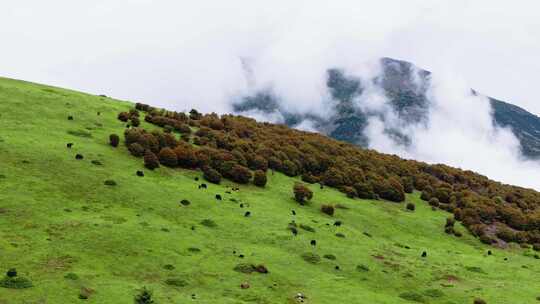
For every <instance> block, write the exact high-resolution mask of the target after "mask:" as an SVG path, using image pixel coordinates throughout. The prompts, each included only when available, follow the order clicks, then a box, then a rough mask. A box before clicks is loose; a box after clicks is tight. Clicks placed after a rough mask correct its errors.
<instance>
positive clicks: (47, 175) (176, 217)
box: [0, 79, 540, 304]
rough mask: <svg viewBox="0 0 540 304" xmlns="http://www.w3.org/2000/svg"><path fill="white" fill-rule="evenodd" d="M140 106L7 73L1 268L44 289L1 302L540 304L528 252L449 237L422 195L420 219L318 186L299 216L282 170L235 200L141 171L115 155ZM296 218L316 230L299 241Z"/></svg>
mask: <svg viewBox="0 0 540 304" xmlns="http://www.w3.org/2000/svg"><path fill="white" fill-rule="evenodd" d="M131 107H132V105H131V104H130V103H127V102H121V101H117V100H113V99H110V98H105V97H98V96H93V95H87V94H82V93H78V92H73V91H69V90H63V89H59V88H52V87H47V86H42V85H36V84H31V83H26V82H20V81H14V80H9V79H0V271H2V272H5V271H7V270H8V269H10V268H16V269H17V271H18V276H19V277H24V278H28V279H30V280H31V282H32V284H33V287H31V288H26V289H9V288H1V287H0V303H1V304H7V303H9V304H11V303H81V302H85V303H111V304H112V303H114V304H121V303H133V298H134V296H135V295H136V294H137V293H138V290H139V289H140V288H142V287H144V286H146V287H147V288H148V289H150V290H152V291H153V295H154V299H155V302H156V303H272V304H273V303H300V299H298V298H297V297H296V295H297V294H298V293H302V294H303V295H305V299H304V300H303V301H304V302H303V303H312V304H315V303H320V304H323V303H388V304H390V303H392V304H394V303H415V302H417V303H418V302H420V303H441V304H442V303H444V304H450V303H455V304H461V303H473V301H474V299H475V298H482V299H484V300H485V301H486V302H487V303H490V304H491V303H505V304H506V303H536V302H538V303H540V301H538V300H537V297H539V296H540V281H539V280H538V279H539V278H540V260H538V259H535V258H534V253H533V251H532V249H522V248H518V247H510V248H509V249H505V250H501V249H496V248H492V247H488V246H486V245H483V244H481V243H480V242H479V241H478V240H477V239H475V238H474V237H472V236H471V235H470V234H469V233H468V232H466V231H465V229H463V227H462V226H459V225H458V227H457V229H458V230H460V231H461V232H463V237H461V238H457V237H454V236H449V235H447V234H445V233H444V231H443V228H442V227H443V226H444V222H445V220H446V218H447V216H448V214H447V213H445V212H443V211H440V210H438V211H432V210H431V207H429V206H428V205H427V203H425V202H423V201H421V200H420V199H419V195H418V193H414V194H413V195H409V196H408V197H407V201H409V202H414V203H415V204H416V211H414V212H410V211H406V210H405V204H403V203H401V204H396V203H390V202H385V201H366V200H359V199H355V200H353V199H348V198H346V197H345V196H344V194H342V193H340V192H338V191H337V190H333V189H329V188H325V189H323V190H321V189H319V187H318V186H310V187H311V189H312V190H313V192H314V198H313V200H312V202H311V204H310V205H307V206H299V205H298V204H297V203H296V202H295V201H294V200H293V197H292V191H291V189H292V186H293V184H294V182H295V181H296V179H293V178H289V177H286V176H284V175H282V174H280V173H275V174H274V175H271V174H268V178H269V180H268V184H267V186H266V188H265V189H261V188H256V187H254V186H244V185H242V186H240V191H233V192H232V194H227V193H226V191H228V190H230V188H231V187H236V186H237V185H234V184H232V183H231V182H229V181H225V182H222V184H221V185H213V184H209V186H208V189H206V190H199V189H198V185H199V184H200V183H201V181H195V178H196V177H200V176H201V173H200V172H198V171H188V170H181V169H168V168H165V167H161V168H159V169H157V170H155V171H148V170H144V168H143V165H142V161H141V159H138V158H135V157H132V156H130V155H129V153H128V152H127V151H126V148H125V147H124V146H123V145H120V146H119V147H118V148H112V147H111V146H109V145H108V136H109V134H111V133H117V134H122V132H123V130H124V127H125V124H124V123H122V122H120V121H118V120H117V119H116V116H117V114H118V112H120V111H125V110H128V109H130V108H131ZM98 112H100V115H98ZM69 115H71V116H73V118H74V119H73V120H68V119H67V117H68V116H69ZM142 124H143V126H144V127H146V128H152V127H153V126H151V125H148V124H146V123H144V122H143V123H142ZM70 142H72V143H74V146H73V148H72V149H68V148H66V144H67V143H70ZM78 153H79V154H82V155H83V156H84V159H83V160H76V159H75V155H76V154H78ZM137 170H144V173H145V176H144V177H138V176H136V174H135V172H136V171H137ZM106 180H114V181H115V182H116V183H117V185H116V186H107V185H105V184H104V181H106ZM216 194H220V195H222V196H223V200H222V201H218V200H216V199H215V195H216ZM183 199H187V200H189V201H190V202H191V204H190V205H189V206H183V205H181V204H180V203H179V202H180V201H181V200H183ZM327 203H333V204H340V206H342V207H343V208H339V209H337V210H336V214H335V215H334V216H333V217H330V216H328V215H325V214H323V213H321V212H320V206H321V204H327ZM242 206H243V207H242ZM291 210H295V211H296V216H293V215H292V211H291ZM246 211H250V212H251V216H249V217H245V216H244V214H245V212H246ZM205 220H206V221H205ZM293 220H294V221H295V222H296V223H297V224H303V226H304V227H305V228H308V230H312V231H308V230H305V229H301V228H300V229H299V233H298V235H297V236H293V235H292V233H291V232H290V231H289V230H288V229H287V226H288V224H289V223H290V222H291V221H293ZM336 220H340V221H341V222H342V223H343V224H342V225H341V226H339V227H337V226H335V225H333V224H334V222H335V221H336ZM209 222H210V223H212V222H213V223H215V225H208V223H209ZM203 223H205V224H206V225H205V224H203ZM306 226H307V227H306ZM310 227H311V228H312V229H309V228H310ZM311 240H316V242H317V244H316V246H312V245H310V241H311ZM488 250H491V251H492V253H493V254H492V255H488V254H487V252H488ZM423 251H426V252H427V257H425V258H422V257H421V254H422V252H423ZM306 254H313V255H317V256H319V257H320V261H319V262H317V263H310V262H308V261H306V260H305V259H304V258H303V256H305V255H306ZM241 255H242V256H243V258H241V257H240V256H241ZM325 255H326V256H327V258H325V257H324V256H325ZM329 255H333V256H335V259H328V257H330V258H332V257H331V256H329ZM312 260H313V259H312ZM239 264H255V265H258V264H263V265H265V266H266V267H267V269H268V270H269V273H267V274H263V273H257V272H253V273H242V272H239V271H235V268H242V267H237V266H238V265H239ZM336 266H339V269H336ZM244 268H245V267H244ZM1 275H2V276H3V273H2V274H1ZM245 282H246V283H248V284H249V288H247V289H243V288H241V287H240V285H241V284H242V283H245ZM81 293H82V294H87V295H88V299H86V300H83V299H79V296H80V294H81Z"/></svg>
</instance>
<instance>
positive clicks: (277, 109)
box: [233, 57, 540, 159]
mask: <svg viewBox="0 0 540 304" xmlns="http://www.w3.org/2000/svg"><path fill="white" fill-rule="evenodd" d="M379 62H380V65H381V70H382V72H381V74H379V75H377V76H375V77H374V78H373V79H371V80H368V81H371V82H372V83H373V84H374V85H376V86H379V87H380V88H382V89H383V91H384V93H385V95H386V97H387V98H388V101H389V104H390V105H391V108H392V110H393V111H395V113H396V114H397V116H398V117H399V118H400V119H401V121H403V122H405V123H407V124H409V125H411V124H418V123H425V122H426V120H427V115H428V111H429V107H430V101H429V99H428V97H427V95H426V94H427V91H428V88H429V85H430V81H431V75H432V73H431V72H430V71H427V70H424V69H420V68H418V67H416V66H414V64H412V63H410V62H407V61H403V60H396V59H392V58H389V57H383V58H381V59H380V61H379ZM326 86H327V89H328V91H329V92H330V95H331V97H332V103H333V106H332V108H333V110H334V112H335V115H334V116H333V117H330V118H324V117H321V116H320V115H317V114H313V113H305V114H302V113H291V112H289V111H287V110H286V109H285V108H283V107H281V106H280V104H279V102H278V100H279V96H276V95H275V94H274V95H273V92H272V91H263V92H257V93H255V94H254V95H251V96H244V97H243V98H241V99H240V100H236V101H235V102H233V110H234V111H235V112H236V113H238V114H242V113H246V112H249V111H253V110H257V111H262V112H263V113H267V114H270V113H279V114H280V115H281V116H282V117H283V118H284V119H283V121H282V122H283V123H285V124H286V125H288V126H292V127H294V126H297V125H299V124H300V123H301V122H302V121H306V120H309V121H311V122H313V125H314V129H315V130H316V131H318V132H322V133H323V134H326V135H329V136H331V137H333V138H336V139H339V140H343V141H347V142H351V143H355V144H358V145H360V146H362V147H367V146H369V139H368V137H367V135H366V134H365V129H366V126H367V124H368V119H369V118H370V117H372V116H377V115H380V113H369V112H366V111H365V110H363V109H361V108H359V107H358V105H357V104H353V100H354V99H355V98H358V97H359V96H361V95H362V93H363V87H364V86H363V84H362V81H361V80H360V78H358V77H355V76H350V75H347V74H346V71H345V70H343V69H337V68H330V69H328V70H327V81H326ZM471 92H472V93H473V94H475V95H478V94H479V93H478V92H476V91H475V90H473V89H471ZM486 98H488V100H489V104H490V107H491V111H492V113H491V114H490V115H491V117H492V123H493V125H494V126H496V127H501V128H508V129H510V130H511V131H512V133H513V134H514V135H515V136H516V138H517V139H518V140H519V143H520V151H521V154H522V156H523V157H524V158H530V159H539V158H540V117H539V116H537V115H534V114H532V113H530V112H528V111H527V110H525V109H524V108H522V107H519V106H516V105H513V104H511V103H508V102H505V101H502V100H498V99H495V98H492V97H489V96H486ZM385 132H388V133H387V134H390V135H391V136H390V137H391V138H393V139H394V140H395V142H396V144H398V145H404V146H407V145H408V144H410V139H409V138H407V136H405V135H403V134H401V132H400V131H399V130H398V129H395V128H394V127H392V126H388V128H387V130H385Z"/></svg>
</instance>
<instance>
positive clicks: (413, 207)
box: [407, 203, 416, 211]
mask: <svg viewBox="0 0 540 304" xmlns="http://www.w3.org/2000/svg"><path fill="white" fill-rule="evenodd" d="M415 209H416V206H415V205H414V204H413V203H407V210H410V211H414V210H415Z"/></svg>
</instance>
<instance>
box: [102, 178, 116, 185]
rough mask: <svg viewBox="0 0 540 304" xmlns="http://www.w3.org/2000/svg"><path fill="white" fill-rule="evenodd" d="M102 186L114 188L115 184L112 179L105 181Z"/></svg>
mask: <svg viewBox="0 0 540 304" xmlns="http://www.w3.org/2000/svg"><path fill="white" fill-rule="evenodd" d="M104 184H105V185H107V186H116V182H115V181H113V180H112V179H108V180H106V181H105V183H104Z"/></svg>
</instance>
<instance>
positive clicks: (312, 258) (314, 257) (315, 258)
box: [301, 252, 321, 264]
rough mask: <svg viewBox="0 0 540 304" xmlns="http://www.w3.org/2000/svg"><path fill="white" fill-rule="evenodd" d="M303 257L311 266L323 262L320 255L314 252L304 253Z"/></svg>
mask: <svg viewBox="0 0 540 304" xmlns="http://www.w3.org/2000/svg"><path fill="white" fill-rule="evenodd" d="M301 257H302V259H304V261H306V262H308V263H311V264H318V263H320V262H321V257H320V256H319V255H318V254H315V253H312V252H306V253H303V254H302V255H301Z"/></svg>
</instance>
